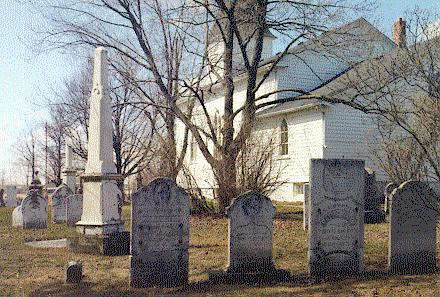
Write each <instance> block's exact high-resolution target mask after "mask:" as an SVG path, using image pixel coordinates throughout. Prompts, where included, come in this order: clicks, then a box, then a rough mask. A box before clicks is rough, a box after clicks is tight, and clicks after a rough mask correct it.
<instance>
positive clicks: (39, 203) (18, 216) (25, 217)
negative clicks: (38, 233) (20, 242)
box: [12, 190, 47, 229]
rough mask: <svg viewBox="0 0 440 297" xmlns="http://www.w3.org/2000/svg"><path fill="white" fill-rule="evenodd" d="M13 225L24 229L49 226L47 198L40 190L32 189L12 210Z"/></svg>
mask: <svg viewBox="0 0 440 297" xmlns="http://www.w3.org/2000/svg"><path fill="white" fill-rule="evenodd" d="M12 225H13V226H16V227H23V229H44V228H47V200H46V199H45V198H44V197H43V196H41V195H40V193H39V191H38V190H33V191H30V192H29V194H28V195H27V196H26V198H24V199H23V201H22V202H21V205H20V206H18V207H16V208H15V209H14V211H13V212H12Z"/></svg>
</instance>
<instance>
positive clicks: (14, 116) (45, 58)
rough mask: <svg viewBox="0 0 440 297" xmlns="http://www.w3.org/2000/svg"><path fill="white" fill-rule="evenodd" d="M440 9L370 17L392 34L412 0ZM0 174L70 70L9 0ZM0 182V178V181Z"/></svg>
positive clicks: (392, 7) (385, 1) (404, 3)
mask: <svg viewBox="0 0 440 297" xmlns="http://www.w3.org/2000/svg"><path fill="white" fill-rule="evenodd" d="M416 2H418V5H419V6H420V7H421V8H429V9H431V10H433V11H439V12H440V0H421V1H414V0H381V1H378V4H379V9H378V11H377V14H376V15H375V17H374V19H376V20H379V22H378V23H377V25H378V27H379V29H380V30H382V31H383V32H384V33H386V34H387V35H391V27H392V23H393V21H394V20H395V19H397V18H398V17H400V16H404V13H405V11H406V10H410V9H413V8H414V7H415V3H416ZM0 20H1V23H0V36H1V42H0V177H1V175H2V172H4V173H5V175H6V182H21V181H22V180H23V178H22V177H20V174H19V172H18V171H17V169H16V168H15V167H14V166H13V164H14V162H15V161H16V153H15V152H14V144H15V143H16V141H17V139H18V138H19V136H20V135H21V134H22V133H23V132H24V131H26V129H27V127H29V126H33V125H35V124H36V123H38V122H40V121H44V119H45V118H46V117H47V113H46V111H45V110H44V109H42V108H38V107H37V106H35V105H34V104H32V102H33V101H35V100H38V99H39V98H40V97H41V96H43V95H44V94H46V93H48V91H49V90H50V89H51V88H57V87H58V86H60V84H61V83H62V81H63V79H64V78H65V77H67V76H68V75H69V73H71V72H72V71H73V70H74V68H75V67H74V66H72V65H73V63H72V62H69V61H72V59H71V58H69V57H66V56H63V54H62V53H60V52H48V53H44V54H39V55H37V54H36V53H35V52H33V51H32V50H30V49H29V44H30V43H31V42H32V41H33V40H34V33H33V31H32V28H35V27H36V26H38V25H39V24H42V23H43V24H44V20H43V19H41V18H40V16H39V15H38V14H36V13H35V12H34V11H32V10H31V9H30V8H29V7H27V6H25V5H23V4H20V3H18V2H17V1H14V0H2V1H0ZM0 182H1V180H0Z"/></svg>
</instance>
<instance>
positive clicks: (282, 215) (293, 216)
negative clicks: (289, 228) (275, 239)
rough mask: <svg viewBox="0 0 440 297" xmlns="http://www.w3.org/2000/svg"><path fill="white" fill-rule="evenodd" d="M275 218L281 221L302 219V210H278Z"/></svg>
mask: <svg viewBox="0 0 440 297" xmlns="http://www.w3.org/2000/svg"><path fill="white" fill-rule="evenodd" d="M275 219H276V220H281V221H302V220H303V212H302V211H288V212H278V213H276V214H275Z"/></svg>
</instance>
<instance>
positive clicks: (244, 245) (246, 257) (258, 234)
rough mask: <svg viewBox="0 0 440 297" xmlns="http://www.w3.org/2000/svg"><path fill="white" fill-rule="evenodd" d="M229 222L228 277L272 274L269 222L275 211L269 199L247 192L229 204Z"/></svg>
mask: <svg viewBox="0 0 440 297" xmlns="http://www.w3.org/2000/svg"><path fill="white" fill-rule="evenodd" d="M227 215H228V219H229V232H228V233H229V257H228V262H229V263H228V264H229V265H228V269H227V271H228V272H230V273H264V272H270V271H274V264H273V258H272V236H273V224H272V220H273V218H274V216H275V207H274V206H273V204H272V201H270V199H269V198H267V197H265V196H264V195H262V194H260V193H258V192H248V193H245V194H243V195H241V196H239V197H238V198H236V199H234V200H233V201H232V204H231V206H229V208H228V209H227Z"/></svg>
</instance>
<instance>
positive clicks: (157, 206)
mask: <svg viewBox="0 0 440 297" xmlns="http://www.w3.org/2000/svg"><path fill="white" fill-rule="evenodd" d="M189 201H190V199H189V195H188V194H187V193H186V192H185V191H184V190H183V189H182V188H180V187H179V186H177V185H176V183H175V182H174V181H172V180H171V179H168V178H158V179H155V180H153V181H152V182H151V183H150V184H148V185H147V186H145V187H142V188H140V189H139V190H138V191H137V192H136V193H134V194H133V197H132V222H131V256H130V262H131V271H130V286H132V287H177V286H182V285H185V284H187V283H188V247H189Z"/></svg>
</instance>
